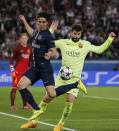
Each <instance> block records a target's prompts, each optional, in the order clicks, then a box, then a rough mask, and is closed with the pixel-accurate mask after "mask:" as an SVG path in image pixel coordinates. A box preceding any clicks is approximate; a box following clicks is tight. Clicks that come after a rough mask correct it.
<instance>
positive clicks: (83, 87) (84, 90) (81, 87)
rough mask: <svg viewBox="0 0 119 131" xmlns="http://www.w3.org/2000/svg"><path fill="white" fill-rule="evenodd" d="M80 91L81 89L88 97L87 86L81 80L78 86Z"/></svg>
mask: <svg viewBox="0 0 119 131" xmlns="http://www.w3.org/2000/svg"><path fill="white" fill-rule="evenodd" d="M77 87H78V88H79V89H81V90H82V91H83V92H84V93H85V94H86V95H87V89H86V87H85V85H84V84H83V82H82V81H81V80H79V81H78V86H77Z"/></svg>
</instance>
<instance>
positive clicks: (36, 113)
mask: <svg viewBox="0 0 119 131" xmlns="http://www.w3.org/2000/svg"><path fill="white" fill-rule="evenodd" d="M42 114H43V111H42V110H36V111H34V113H33V115H32V116H31V117H30V118H29V119H30V120H34V119H36V118H37V117H39V116H40V115H42Z"/></svg>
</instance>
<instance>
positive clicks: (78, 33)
mask: <svg viewBox="0 0 119 131" xmlns="http://www.w3.org/2000/svg"><path fill="white" fill-rule="evenodd" d="M71 37H72V41H74V42H78V41H79V39H80V37H81V31H75V30H73V31H72V32H71Z"/></svg>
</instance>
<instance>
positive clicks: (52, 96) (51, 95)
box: [48, 92, 56, 98]
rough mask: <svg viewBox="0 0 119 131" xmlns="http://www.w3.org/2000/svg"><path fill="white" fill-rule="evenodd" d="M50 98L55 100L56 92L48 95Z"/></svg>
mask: <svg viewBox="0 0 119 131" xmlns="http://www.w3.org/2000/svg"><path fill="white" fill-rule="evenodd" d="M48 96H49V97H50V98H54V97H56V93H55V92H51V93H49V94H48Z"/></svg>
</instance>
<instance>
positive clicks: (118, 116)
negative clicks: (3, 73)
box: [0, 87, 119, 131]
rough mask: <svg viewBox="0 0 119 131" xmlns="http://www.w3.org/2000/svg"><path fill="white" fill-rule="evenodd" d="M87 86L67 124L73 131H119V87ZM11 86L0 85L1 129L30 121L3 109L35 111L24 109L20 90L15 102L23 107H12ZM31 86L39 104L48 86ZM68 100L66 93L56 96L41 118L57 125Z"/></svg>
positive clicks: (45, 130)
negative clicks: (86, 91) (66, 99)
mask: <svg viewBox="0 0 119 131" xmlns="http://www.w3.org/2000/svg"><path fill="white" fill-rule="evenodd" d="M87 89H88V95H87V96H85V95H84V94H83V93H82V92H80V94H79V96H78V98H77V99H76V100H75V102H74V106H73V110H72V114H71V115H70V117H69V119H68V120H67V122H66V124H65V127H67V128H69V130H71V131H73V130H77V131H119V87H88V88H87ZM10 90H11V87H0V131H21V129H20V126H21V125H22V124H24V123H25V122H27V121H26V120H24V119H21V118H15V117H13V116H7V115H4V114H1V113H7V114H12V115H16V116H20V117H24V118H29V117H30V116H31V114H32V111H30V110H26V109H22V101H21V98H20V97H21V96H20V95H19V92H17V97H16V102H15V104H16V106H17V107H18V108H19V110H18V111H12V110H11V109H10ZM29 90H30V91H31V93H32V94H33V96H34V98H35V100H36V101H37V103H38V104H39V102H40V100H41V99H42V97H43V96H44V95H45V89H44V88H43V87H29ZM64 104H65V95H64V96H60V97H58V98H56V99H54V100H53V101H52V102H51V103H50V104H49V106H48V108H47V111H46V112H45V113H44V115H43V116H42V117H41V120H40V121H41V122H45V123H49V124H53V125H56V124H57V122H58V121H59V119H60V117H61V114H62V110H63V108H64ZM28 131H53V127H52V126H51V125H44V124H39V126H38V127H37V128H36V129H28ZM62 131H65V130H64V129H63V130H62Z"/></svg>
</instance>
